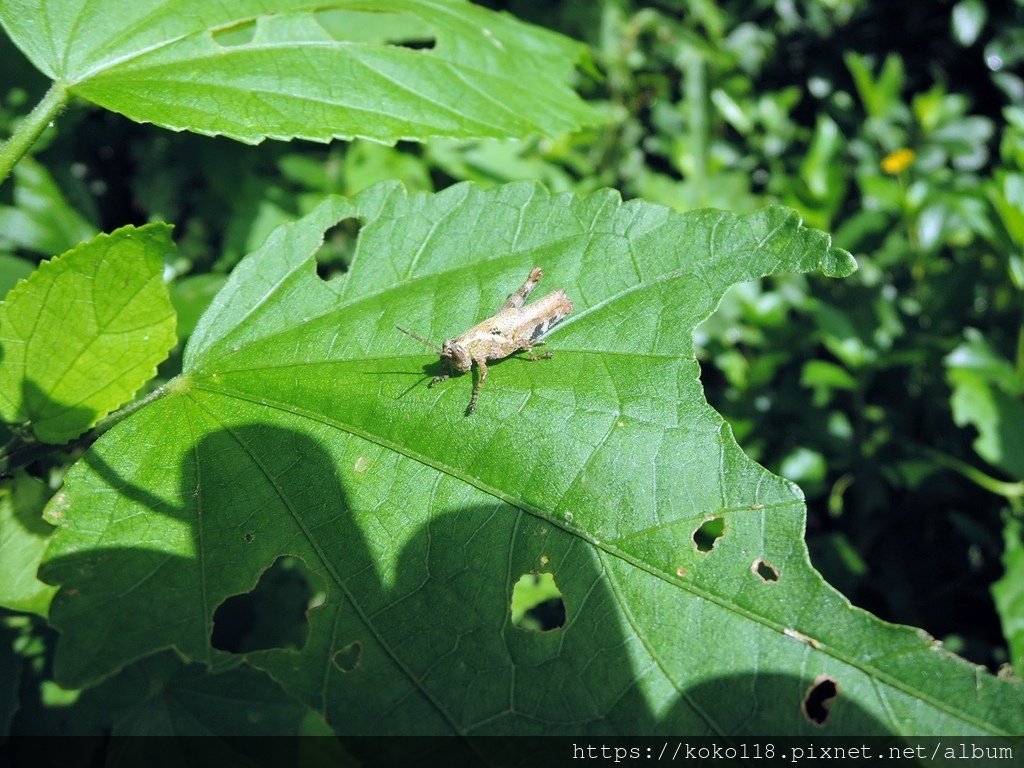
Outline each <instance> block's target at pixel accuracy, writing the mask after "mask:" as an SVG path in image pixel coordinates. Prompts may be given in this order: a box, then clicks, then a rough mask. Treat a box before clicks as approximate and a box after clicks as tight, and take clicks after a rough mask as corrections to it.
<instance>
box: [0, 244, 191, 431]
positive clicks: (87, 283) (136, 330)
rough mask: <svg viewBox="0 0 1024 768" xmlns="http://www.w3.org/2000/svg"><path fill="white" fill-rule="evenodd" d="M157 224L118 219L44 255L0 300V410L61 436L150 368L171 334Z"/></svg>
mask: <svg viewBox="0 0 1024 768" xmlns="http://www.w3.org/2000/svg"><path fill="white" fill-rule="evenodd" d="M170 231H171V228H170V227H169V226H167V225H166V224H147V225H146V226H144V227H140V228H135V227H122V228H121V229H118V230H116V231H115V232H113V233H111V234H109V235H105V234H104V235H98V236H97V237H95V238H94V239H93V240H91V241H90V242H88V243H82V244H81V245H79V246H78V247H76V248H74V249H72V250H70V251H68V252H67V253H65V254H62V255H61V256H59V257H57V258H55V259H53V260H51V261H48V262H44V263H43V264H42V265H40V267H39V269H37V270H36V271H35V272H33V273H32V274H31V275H30V276H29V277H28V279H26V280H24V281H23V282H21V283H19V284H18V285H16V286H15V287H14V288H12V289H11V291H10V292H9V293H8V294H7V297H6V298H5V299H4V301H3V303H2V304H0V356H2V359H3V365H0V417H2V418H3V419H5V420H6V421H8V422H21V421H29V422H31V424H32V429H33V431H34V432H35V435H36V437H38V438H39V439H40V440H42V441H43V442H47V443H63V442H67V441H68V440H70V439H72V438H74V437H77V436H78V435H80V434H82V433H83V432H84V431H85V430H87V429H88V428H89V427H91V426H92V425H93V424H95V423H96V422H97V421H98V420H99V419H100V418H102V417H103V416H105V415H106V414H107V413H109V412H110V411H112V410H113V409H114V408H116V407H118V406H119V405H122V404H124V403H125V402H127V401H128V400H130V399H131V398H132V396H133V395H134V394H135V393H136V392H137V391H138V390H139V389H140V388H141V387H142V385H143V384H145V383H146V382H147V381H148V380H149V379H151V378H153V375H154V374H155V373H156V366H157V363H159V362H160V361H161V360H163V359H164V358H165V357H166V356H167V353H168V352H169V351H170V349H171V347H173V346H174V343H175V340H176V337H175V333H174V309H173V308H172V307H171V302H170V298H169V297H168V294H167V287H166V286H165V285H164V283H163V264H164V261H163V257H164V256H165V255H166V254H167V253H168V252H170V251H172V250H173V249H174V244H173V243H172V242H171V239H170Z"/></svg>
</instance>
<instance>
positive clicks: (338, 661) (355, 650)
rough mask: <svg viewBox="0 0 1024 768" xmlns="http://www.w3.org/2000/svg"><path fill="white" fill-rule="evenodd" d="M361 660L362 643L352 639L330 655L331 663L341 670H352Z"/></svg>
mask: <svg viewBox="0 0 1024 768" xmlns="http://www.w3.org/2000/svg"><path fill="white" fill-rule="evenodd" d="M362 660H363V644H362V643H361V642H359V641H358V640H354V641H352V642H351V643H349V644H348V645H346V646H345V647H344V648H342V649H341V650H340V651H336V652H335V653H334V655H333V656H331V663H332V664H334V666H336V667H337V668H338V669H340V670H341V671H342V672H352V671H353V670H355V669H357V668H358V667H359V664H360V662H362Z"/></svg>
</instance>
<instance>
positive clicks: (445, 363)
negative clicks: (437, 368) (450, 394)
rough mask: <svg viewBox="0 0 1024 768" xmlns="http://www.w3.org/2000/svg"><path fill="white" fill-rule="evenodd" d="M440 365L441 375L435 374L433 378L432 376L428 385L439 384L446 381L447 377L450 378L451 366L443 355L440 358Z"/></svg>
mask: <svg viewBox="0 0 1024 768" xmlns="http://www.w3.org/2000/svg"><path fill="white" fill-rule="evenodd" d="M441 367H442V369H443V370H442V371H441V375H440V376H435V377H434V378H432V379H431V380H430V383H429V384H427V386H428V387H432V386H434V385H435V384H440V383H441V382H442V381H448V379H450V378H451V376H452V367H451V365H449V363H448V359H447V358H444V357H442V358H441Z"/></svg>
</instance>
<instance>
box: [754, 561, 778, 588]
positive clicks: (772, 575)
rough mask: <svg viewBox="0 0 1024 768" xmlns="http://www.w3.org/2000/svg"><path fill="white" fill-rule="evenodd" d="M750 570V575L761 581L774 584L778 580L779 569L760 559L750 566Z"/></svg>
mask: <svg viewBox="0 0 1024 768" xmlns="http://www.w3.org/2000/svg"><path fill="white" fill-rule="evenodd" d="M750 570H751V572H752V573H754V574H756V575H757V576H758V577H759V578H760V579H761V581H766V582H768V583H774V582H776V581H778V580H779V569H778V568H776V567H775V566H774V565H772V564H771V563H769V562H768V561H767V560H764V559H762V558H760V557H759V558H757V560H755V561H754V562H753V563H752V564H751V566H750Z"/></svg>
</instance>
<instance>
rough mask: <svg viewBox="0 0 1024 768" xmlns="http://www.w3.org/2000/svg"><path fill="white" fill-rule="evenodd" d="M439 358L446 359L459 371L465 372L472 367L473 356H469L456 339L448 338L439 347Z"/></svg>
mask: <svg viewBox="0 0 1024 768" xmlns="http://www.w3.org/2000/svg"><path fill="white" fill-rule="evenodd" d="M441 359H442V360H447V361H448V364H449V365H451V367H452V368H454V369H455V370H456V371H458V372H459V373H465V372H466V371H468V370H469V369H470V368H472V367H473V358H471V357H470V356H469V352H467V351H466V348H465V347H464V346H462V345H461V344H459V340H458V339H448V341H446V342H445V343H444V346H443V347H442V348H441Z"/></svg>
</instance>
